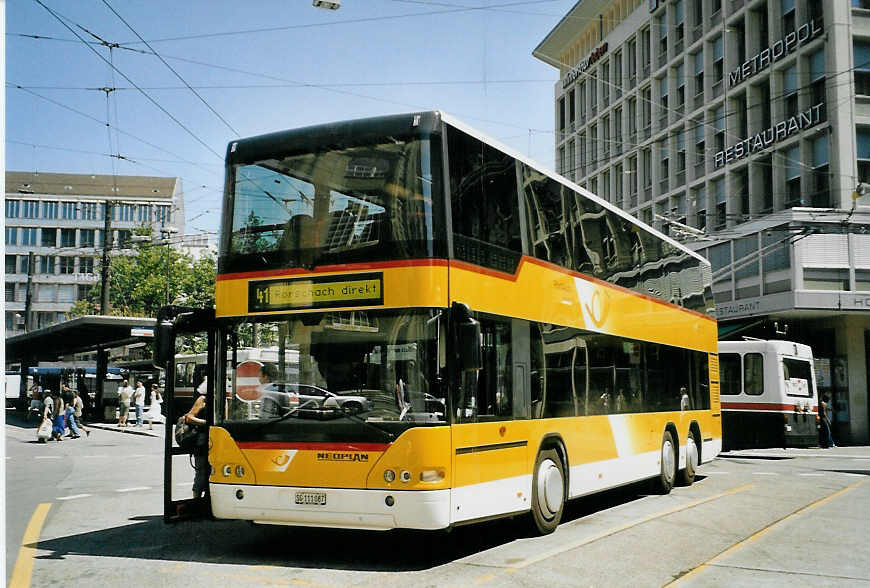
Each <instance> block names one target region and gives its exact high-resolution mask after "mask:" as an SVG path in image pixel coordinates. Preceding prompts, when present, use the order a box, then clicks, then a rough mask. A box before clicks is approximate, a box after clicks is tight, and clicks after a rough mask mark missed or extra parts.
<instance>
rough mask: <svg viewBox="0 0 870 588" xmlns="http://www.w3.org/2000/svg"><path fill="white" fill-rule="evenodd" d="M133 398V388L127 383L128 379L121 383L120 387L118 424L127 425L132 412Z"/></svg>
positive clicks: (120, 425)
mask: <svg viewBox="0 0 870 588" xmlns="http://www.w3.org/2000/svg"><path fill="white" fill-rule="evenodd" d="M132 398H133V388H132V387H130V385H129V384H127V380H124V381H123V382H122V383H121V387H120V388H118V402H119V404H120V408H119V412H118V426H119V427H126V426H127V415H128V414H130V400H131V399H132Z"/></svg>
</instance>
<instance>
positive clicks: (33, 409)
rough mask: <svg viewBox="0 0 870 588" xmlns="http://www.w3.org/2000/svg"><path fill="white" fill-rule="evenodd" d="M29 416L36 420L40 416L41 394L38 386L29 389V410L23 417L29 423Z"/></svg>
mask: <svg viewBox="0 0 870 588" xmlns="http://www.w3.org/2000/svg"><path fill="white" fill-rule="evenodd" d="M30 415H34V416H35V417H36V420H39V417H40V416H41V415H42V393H41V391H40V389H39V385H38V384H34V385H33V387H32V388H31V389H30V409H29V410H28V411H27V415H26V416H25V419H24V420H26V421H30Z"/></svg>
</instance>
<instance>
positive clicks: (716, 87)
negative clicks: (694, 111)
mask: <svg viewBox="0 0 870 588" xmlns="http://www.w3.org/2000/svg"><path fill="white" fill-rule="evenodd" d="M711 90H712V91H713V96H716V97H719V96H721V95H722V80H719V81H718V82H716V83H715V84H713V87H712V88H711Z"/></svg>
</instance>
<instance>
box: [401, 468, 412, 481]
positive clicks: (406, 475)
mask: <svg viewBox="0 0 870 588" xmlns="http://www.w3.org/2000/svg"><path fill="white" fill-rule="evenodd" d="M399 476H400V477H401V479H402V481H403V482H405V483H408V482H410V481H411V472H409V471H408V470H402V473H401V474H399Z"/></svg>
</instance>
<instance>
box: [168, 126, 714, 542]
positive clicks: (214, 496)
mask: <svg viewBox="0 0 870 588" xmlns="http://www.w3.org/2000/svg"><path fill="white" fill-rule="evenodd" d="M226 174H227V175H226V178H227V184H226V189H225V199H224V209H223V217H222V226H221V237H220V243H221V249H220V253H219V260H218V276H217V282H216V309H215V317H214V323H213V325H212V326H211V328H212V330H213V331H212V332H213V333H214V337H213V340H214V348H213V349H212V352H213V357H214V358H215V359H214V363H213V365H211V366H210V367H209V368H208V369H209V373H213V374H214V375H215V381H218V382H223V381H225V380H228V381H229V389H228V390H227V392H226V393H224V391H223V390H221V389H220V387H219V386H218V387H215V390H214V391H212V392H210V393H209V396H208V400H209V408H208V414H209V418H210V420H211V427H210V435H209V456H208V459H209V461H210V463H211V476H210V479H209V482H210V484H209V501H210V508H211V511H212V513H213V515H214V516H215V517H217V518H224V519H245V520H251V521H255V522H258V523H272V524H289V525H312V526H325V527H340V528H357V529H377V530H386V529H392V528H411V529H444V528H449V527H451V526H454V525H460V524H465V523H471V522H474V521H480V520H485V519H491V518H493V517H503V516H516V515H528V518H529V520H530V521H531V522H532V524H533V528H535V529H537V531H538V532H541V533H548V532H552V531H553V530H554V529H555V528H556V526H557V525H558V523H559V521H560V519H561V516H562V512H563V509H564V505H565V502H566V501H567V500H569V499H571V498H575V497H578V496H582V495H586V494H590V493H593V492H597V491H601V490H604V489H607V488H613V487H616V486H620V485H624V484H627V483H631V482H636V481H642V480H652V481H653V482H654V483H655V484H656V485H657V487H658V488H659V490H660V491H662V492H669V491H670V489H671V487H672V486H673V485H674V483H675V482H682V483H684V484H690V483H691V482H692V481H693V479H694V477H695V472H696V468H697V467H698V465H699V464H700V463H701V462H707V461H709V460H711V459H713V458H714V457H715V456H716V454H717V453H718V452H719V451H720V448H721V440H722V437H721V422H720V414H719V391H718V361H717V353H716V333H717V326H716V321H715V319H714V318H713V300H712V296H711V272H710V266H709V264H708V263H707V262H706V260H704V259H703V258H701V257H699V256H698V255H696V254H694V253H693V252H691V251H689V250H688V249H686V248H684V247H682V246H681V245H679V244H678V243H676V242H675V241H673V240H671V239H669V238H668V237H666V236H664V235H662V234H661V233H659V232H657V231H655V230H654V229H652V228H650V227H648V226H646V225H644V224H642V223H640V222H639V221H638V220H637V219H635V218H633V217H631V216H629V215H628V214H626V213H625V212H623V211H621V210H619V209H618V208H616V207H615V206H613V205H611V204H609V203H608V202H606V201H604V200H602V199H600V198H598V197H597V196H595V195H593V194H591V193H590V192H588V191H586V190H584V189H583V188H580V187H579V186H577V185H575V184H572V183H571V182H569V181H568V180H566V179H565V178H563V177H560V176H558V175H556V174H554V173H553V172H549V171H545V170H543V169H542V168H540V167H538V166H536V165H535V164H533V163H532V162H531V161H529V160H528V159H527V158H525V157H523V156H522V155H520V154H517V153H514V152H513V151H511V150H510V149H508V148H507V147H504V146H500V145H498V144H497V143H496V142H495V141H493V140H491V139H488V138H486V137H485V136H483V135H482V134H480V133H479V132H477V131H475V130H473V129H471V128H470V127H468V126H466V125H465V124H463V123H461V122H460V121H458V120H456V119H454V118H452V117H450V116H448V115H446V114H443V113H440V112H422V113H415V114H408V115H397V116H387V117H380V118H374V119H365V120H355V121H349V122H340V123H334V124H327V125H322V126H315V127H309V128H303V129H298V130H291V131H285V132H278V133H274V134H270V135H264V136H260V137H254V138H249V139H242V140H238V141H233V142H232V143H231V144H230V145H229V146H228V149H227V169H226ZM166 325H170V326H169V327H167V326H166ZM254 333H256V337H255V336H254ZM171 337H172V327H171V323H170V322H169V321H166V322H165V323H162V326H160V327H159V328H158V339H159V341H158V343H159V344H158V348H159V349H171V347H166V346H165V345H164V343H162V342H161V341H164V340H167V339H170V340H171ZM251 346H254V347H258V348H260V349H275V350H277V355H278V357H279V358H280V357H282V356H283V354H284V353H286V352H288V351H290V352H292V353H293V354H294V355H293V357H294V360H293V361H284V362H279V363H280V364H281V365H279V366H278V367H279V369H278V370H277V373H276V374H270V375H269V376H268V377H265V378H264V377H263V376H264V374H263V371H264V366H265V364H264V363H263V362H251V361H245V360H243V359H242V350H243V348H246V347H251ZM164 355H166V356H167V357H169V358H171V357H172V356H171V354H170V353H169V352H166V353H164ZM210 377H211V376H210ZM264 380H265V381H264ZM264 398H268V399H270V400H274V401H275V402H269V403H266V402H264V401H262V399H264ZM258 401H261V407H265V406H266V405H267V404H268V406H269V408H268V412H264V411H265V410H266V409H265V408H261V409H260V411H259V414H257V413H258V411H257V410H256V409H255V407H254V403H256V402H258Z"/></svg>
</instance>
